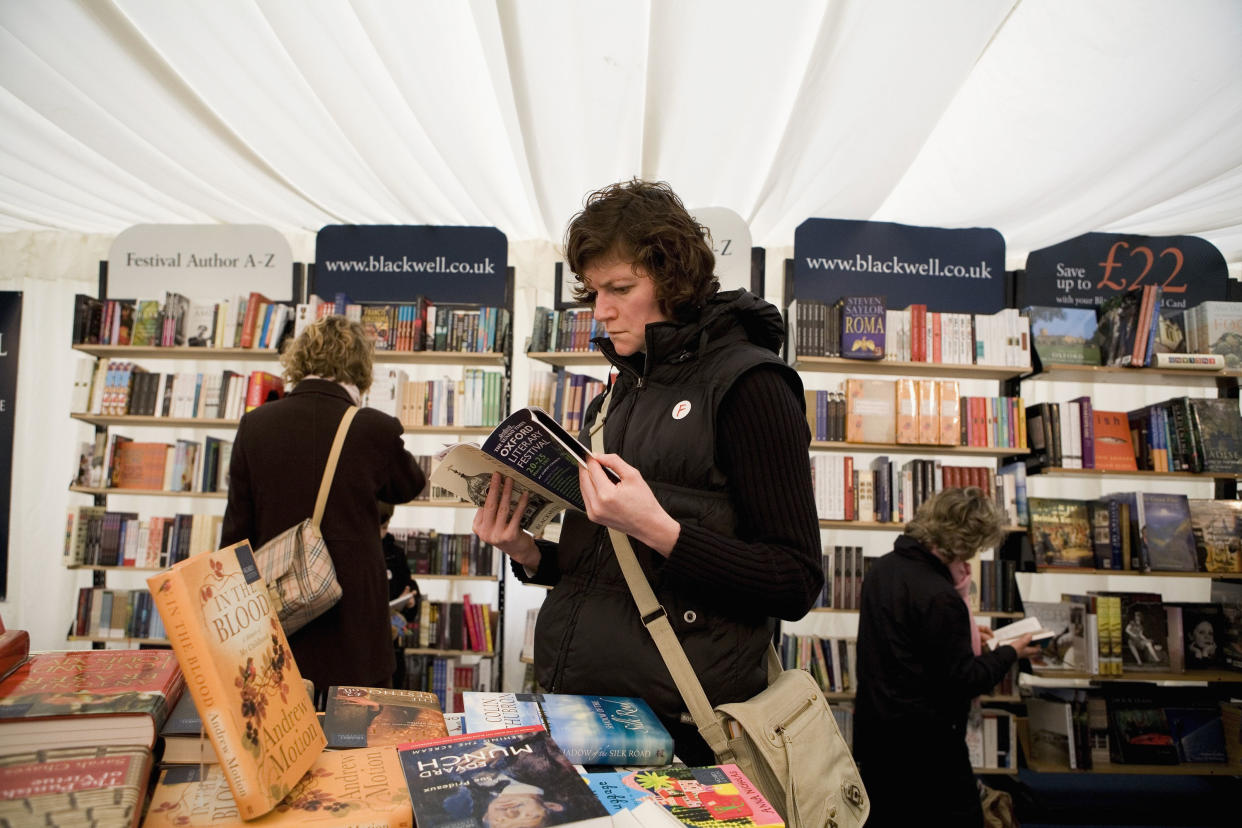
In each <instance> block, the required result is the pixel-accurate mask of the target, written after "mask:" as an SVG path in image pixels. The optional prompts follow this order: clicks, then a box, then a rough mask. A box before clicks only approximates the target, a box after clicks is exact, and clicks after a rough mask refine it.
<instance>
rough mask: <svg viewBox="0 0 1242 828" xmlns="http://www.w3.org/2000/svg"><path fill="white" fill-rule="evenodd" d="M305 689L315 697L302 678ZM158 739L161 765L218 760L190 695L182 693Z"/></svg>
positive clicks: (309, 686) (207, 762) (311, 687)
mask: <svg viewBox="0 0 1242 828" xmlns="http://www.w3.org/2000/svg"><path fill="white" fill-rule="evenodd" d="M302 684H303V685H305V686H306V694H307V695H308V696H310V697H311V698H314V697H315V687H314V685H313V684H312V683H311V680H310V679H302ZM160 737H161V738H162V739H163V740H164V752H163V753H162V754H160V764H161V765H184V764H190V763H194V764H198V763H200V762H201V763H203V764H209V765H210V764H215V763H216V762H219V761H220V758H219V757H218V756H216V749H215V747H214V746H213V745H212V744H211V740H210V739H208V738H207V731H206V730H204V729H203V717H202V716H200V715H198V708H197V707H195V706H194V696H192V695H191V694H189V693H182V694H181V698H180V699H178V700H177V703H176V704H175V705H174V706H173V709H172V712H171V713H169V714H168V719H167V721H165V722H164V726H163V727H162V728H160Z"/></svg>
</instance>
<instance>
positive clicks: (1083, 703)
mask: <svg viewBox="0 0 1242 828" xmlns="http://www.w3.org/2000/svg"><path fill="white" fill-rule="evenodd" d="M1026 708H1027V722H1028V728H1029V733H1030V750H1031V756H1030V759H1031V760H1032V762H1033V763H1035V764H1036V765H1037V766H1042V767H1045V768H1049V767H1051V768H1066V769H1070V770H1092V769H1094V768H1102V767H1108V766H1111V765H1179V764H1204V763H1207V764H1220V765H1223V764H1232V765H1236V764H1238V763H1239V762H1240V761H1242V755H1240V751H1239V748H1238V733H1239V726H1242V706H1240V705H1239V704H1237V703H1236V702H1231V701H1227V700H1224V699H1218V698H1214V697H1213V696H1212V695H1210V694H1204V693H1203V692H1202V691H1199V690H1196V689H1192V688H1174V687H1161V686H1157V685H1153V684H1142V683H1129V682H1116V683H1109V684H1106V685H1104V686H1102V687H1099V688H1092V689H1090V690H1083V689H1068V688H1045V687H1040V688H1037V689H1036V690H1035V692H1034V694H1033V695H1032V696H1031V698H1029V699H1027V702H1026Z"/></svg>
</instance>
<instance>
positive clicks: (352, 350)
mask: <svg viewBox="0 0 1242 828" xmlns="http://www.w3.org/2000/svg"><path fill="white" fill-rule="evenodd" d="M374 356H375V343H374V342H373V341H372V340H371V338H370V337H368V336H367V334H366V331H365V330H364V329H363V327H362V325H361V324H360V323H358V322H353V321H350V320H348V319H346V318H345V317H344V316H335V315H334V316H325V317H324V318H322V319H317V320H315V321H314V322H312V323H311V324H310V325H307V326H306V329H305V330H304V331H302V333H301V334H299V335H298V337H297V339H294V340H291V341H290V342H289V345H288V346H287V347H286V348H285V351H284V353H282V354H281V355H280V364H281V365H282V366H283V367H284V376H285V382H287V383H289V384H290V385H297V384H298V383H299V382H301V381H302V380H303V379H305V378H306V377H309V376H317V377H323V378H324V379H328V380H335V381H336V382H345V383H349V384H351V385H355V386H357V388H358V391H359V392H360V393H364V394H365V393H366V391H367V389H368V388H370V387H371V373H372V366H373V364H374Z"/></svg>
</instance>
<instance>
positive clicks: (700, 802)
mask: <svg viewBox="0 0 1242 828" xmlns="http://www.w3.org/2000/svg"><path fill="white" fill-rule="evenodd" d="M585 779H586V782H587V784H588V785H589V786H590V787H591V791H592V792H593V793H594V794H595V795H596V796H597V797H599V801H600V802H602V803H604V807H605V808H607V809H608V812H609V813H610V814H617V813H623V812H626V811H635V810H636V809H638V808H640V807H642V806H644V805H645V804H647V803H651V804H655V805H658V806H659V807H661V808H663V809H664V810H665V811H667V812H668V813H669V814H670V815H671V816H673V817H674V818H675V819H676V820H677V822H679V823H681V824H682V825H689V826H695V827H696V828H746V826H770V827H771V828H777V826H783V825H784V824H785V822H784V820H783V819H781V815H780V814H779V813H778V812H777V810H776V809H775V808H774V807H772V805H771V803H769V802H768V801H767V799H765V798H764V796H763V794H762V793H760V792H759V789H758V788H756V787H755V785H754V783H753V782H751V780H750V779H748V778H747V776H746V774H744V773H742V770H741V769H740V768H739V767H738V766H737V765H708V766H706V767H697V768H687V767H665V768H651V769H649V770H632V771H599V772H590V773H588V774H587V775H586V777H585Z"/></svg>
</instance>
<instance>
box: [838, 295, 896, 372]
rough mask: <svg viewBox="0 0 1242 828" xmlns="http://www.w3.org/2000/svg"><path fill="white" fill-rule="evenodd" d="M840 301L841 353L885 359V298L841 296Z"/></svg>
mask: <svg viewBox="0 0 1242 828" xmlns="http://www.w3.org/2000/svg"><path fill="white" fill-rule="evenodd" d="M840 303H841V356H843V357H845V358H847V359H883V358H884V344H885V332H884V316H885V314H884V297H883V296H843V297H841V299H840Z"/></svg>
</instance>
